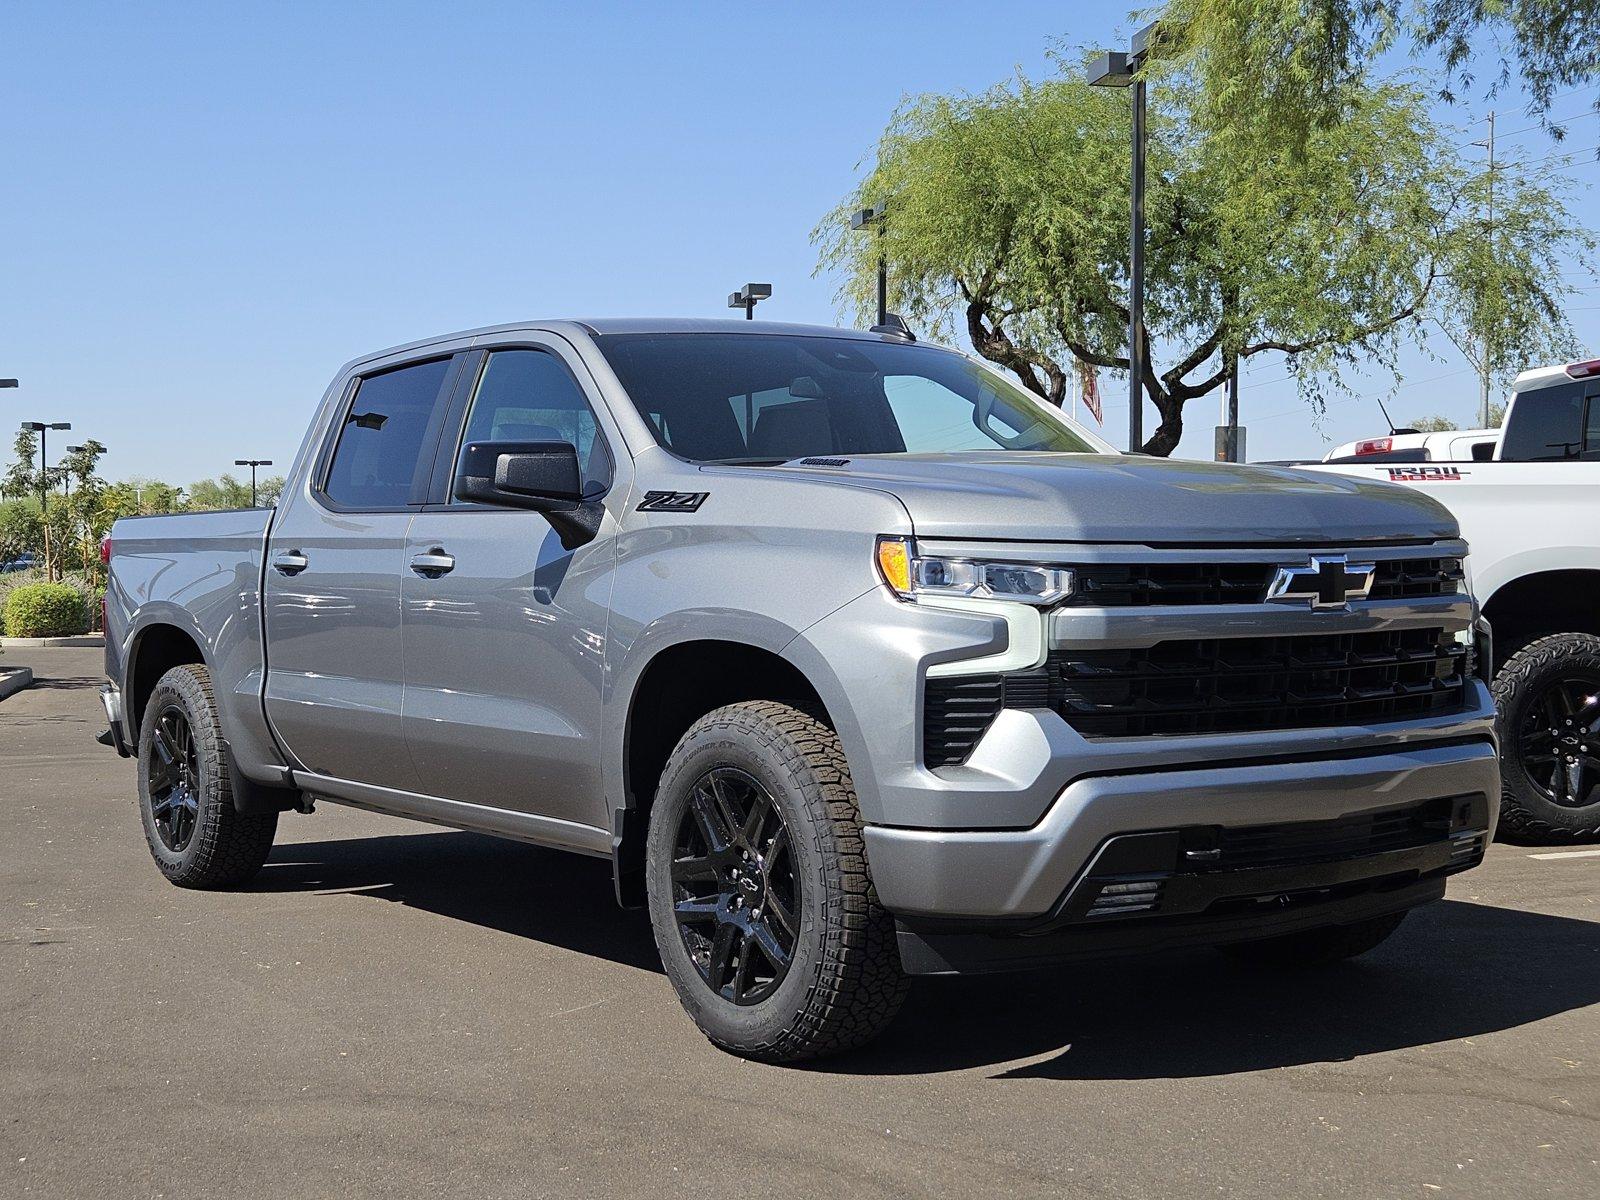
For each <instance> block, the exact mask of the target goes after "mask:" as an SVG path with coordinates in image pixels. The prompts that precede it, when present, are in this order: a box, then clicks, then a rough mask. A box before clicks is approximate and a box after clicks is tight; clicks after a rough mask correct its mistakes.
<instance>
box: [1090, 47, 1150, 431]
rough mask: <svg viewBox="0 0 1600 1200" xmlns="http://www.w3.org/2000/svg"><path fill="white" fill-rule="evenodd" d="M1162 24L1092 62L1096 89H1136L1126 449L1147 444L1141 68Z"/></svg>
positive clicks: (1143, 150) (1143, 144) (1129, 252)
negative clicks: (1145, 414)
mask: <svg viewBox="0 0 1600 1200" xmlns="http://www.w3.org/2000/svg"><path fill="white" fill-rule="evenodd" d="M1160 27H1161V23H1160V22H1159V21H1152V22H1151V23H1150V24H1148V25H1146V26H1145V27H1144V28H1143V29H1141V30H1139V32H1138V33H1136V34H1134V35H1133V46H1132V48H1131V49H1130V50H1129V51H1128V52H1127V53H1123V52H1122V51H1121V50H1108V51H1106V52H1105V53H1103V54H1101V55H1100V57H1099V58H1097V59H1095V60H1094V62H1092V63H1090V64H1089V83H1090V85H1091V86H1093V87H1119V88H1120V87H1130V86H1131V87H1132V88H1133V187H1132V189H1131V190H1132V193H1133V197H1132V206H1131V210H1132V211H1131V214H1130V215H1131V221H1130V228H1129V231H1128V449H1129V450H1137V449H1139V447H1140V446H1142V445H1144V344H1145V332H1144V159H1145V153H1144V152H1145V95H1144V76H1143V74H1142V73H1141V72H1142V71H1143V68H1144V65H1145V62H1146V61H1147V60H1148V58H1149V53H1150V47H1151V45H1152V43H1154V41H1155V38H1156V34H1157V33H1158V32H1159V30H1160Z"/></svg>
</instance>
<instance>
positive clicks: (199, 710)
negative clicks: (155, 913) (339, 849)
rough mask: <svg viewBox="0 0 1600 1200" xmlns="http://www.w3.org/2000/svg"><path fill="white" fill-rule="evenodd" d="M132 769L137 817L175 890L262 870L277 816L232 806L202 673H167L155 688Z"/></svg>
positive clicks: (222, 747) (219, 883)
mask: <svg viewBox="0 0 1600 1200" xmlns="http://www.w3.org/2000/svg"><path fill="white" fill-rule="evenodd" d="M138 762H139V816H140V818H141V820H142V822H143V824H144V836H145V841H146V842H148V843H149V846H150V855H151V857H152V858H154V859H155V860H156V866H158V867H160V868H161V873H162V874H163V875H165V876H166V877H167V878H168V879H169V880H171V881H172V882H173V883H175V884H177V885H178V886H179V887H188V888H225V887H236V886H237V885H239V884H241V883H244V882H246V881H247V880H249V879H251V878H252V877H253V876H254V875H255V874H256V872H257V871H259V870H260V869H261V865H262V864H263V863H264V862H266V861H267V855H268V853H270V852H271V850H272V838H273V835H274V834H275V833H276V832H277V828H278V814H277V813H276V812H251V813H242V812H240V811H239V810H238V809H237V808H236V807H235V806H234V802H233V787H232V784H231V783H230V776H229V772H228V748H227V743H226V742H225V741H224V740H223V737H222V727H221V724H220V723H219V721H218V720H217V704H216V700H215V698H214V697H213V695H212V692H211V673H210V671H208V670H207V669H206V668H205V667H203V666H201V665H199V664H189V665H185V666H181V667H173V668H172V670H170V671H168V672H167V673H166V674H165V675H163V676H162V677H161V679H160V681H159V682H157V684H156V686H155V690H154V691H152V692H151V693H150V700H149V703H147V704H146V705H145V710H144V716H143V719H142V720H141V721H140V723H139V747H138Z"/></svg>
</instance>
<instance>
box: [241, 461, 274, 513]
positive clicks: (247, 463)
mask: <svg viewBox="0 0 1600 1200" xmlns="http://www.w3.org/2000/svg"><path fill="white" fill-rule="evenodd" d="M233 465H234V466H236V467H249V468H250V507H251V508H255V507H256V468H257V467H270V466H271V465H272V460H271V459H270V458H236V459H234V460H233Z"/></svg>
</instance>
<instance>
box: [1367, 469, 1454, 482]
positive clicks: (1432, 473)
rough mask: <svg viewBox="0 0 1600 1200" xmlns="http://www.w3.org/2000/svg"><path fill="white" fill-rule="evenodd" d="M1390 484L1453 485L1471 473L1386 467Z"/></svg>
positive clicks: (1451, 470)
mask: <svg viewBox="0 0 1600 1200" xmlns="http://www.w3.org/2000/svg"><path fill="white" fill-rule="evenodd" d="M1385 470H1387V471H1388V472H1389V482H1390V483H1451V482H1458V481H1460V480H1462V479H1464V478H1466V477H1467V476H1468V475H1471V474H1472V472H1471V471H1463V470H1462V469H1461V468H1460V467H1386V468H1385Z"/></svg>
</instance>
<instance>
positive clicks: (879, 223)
mask: <svg viewBox="0 0 1600 1200" xmlns="http://www.w3.org/2000/svg"><path fill="white" fill-rule="evenodd" d="M888 209H889V206H888V202H887V201H884V200H880V201H878V203H876V204H874V205H873V206H872V207H871V208H863V209H859V210H858V211H856V212H853V213H851V214H850V228H851V229H876V230H877V231H878V324H879V325H885V324H887V323H888V321H889V256H888V255H887V254H885V253H884V249H883V232H884V228H885V227H886V226H887V225H888V221H887V220H886V219H885V218H886V215H887V213H888Z"/></svg>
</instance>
